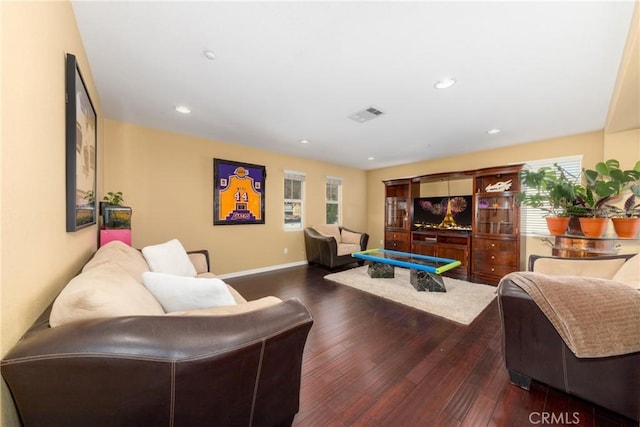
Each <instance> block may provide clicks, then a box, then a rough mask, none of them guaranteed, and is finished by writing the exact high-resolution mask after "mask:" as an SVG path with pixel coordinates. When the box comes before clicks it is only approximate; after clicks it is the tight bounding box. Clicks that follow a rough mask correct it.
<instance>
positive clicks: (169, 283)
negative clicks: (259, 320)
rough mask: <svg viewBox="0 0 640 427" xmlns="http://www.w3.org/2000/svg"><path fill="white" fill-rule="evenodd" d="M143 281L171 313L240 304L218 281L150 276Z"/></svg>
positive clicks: (159, 275) (147, 274)
mask: <svg viewBox="0 0 640 427" xmlns="http://www.w3.org/2000/svg"><path fill="white" fill-rule="evenodd" d="M142 279H143V281H144V285H145V286H146V287H147V289H148V290H149V292H151V293H152V294H153V296H155V297H156V299H157V300H158V301H159V302H160V305H162V307H163V308H164V310H165V311H166V312H167V313H170V312H173V311H187V310H195V309H198V308H210V307H220V306H225V305H235V304H236V301H235V300H234V299H233V295H231V292H229V289H228V288H227V284H226V283H224V282H223V281H222V280H220V279H217V278H210V279H205V278H199V277H181V276H174V275H171V274H162V273H154V272H147V273H144V274H143V275H142Z"/></svg>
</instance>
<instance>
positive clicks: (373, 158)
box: [367, 156, 376, 160]
mask: <svg viewBox="0 0 640 427" xmlns="http://www.w3.org/2000/svg"><path fill="white" fill-rule="evenodd" d="M375 159H376V158H375V157H373V156H369V157H367V160H375Z"/></svg>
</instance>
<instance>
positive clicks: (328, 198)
mask: <svg viewBox="0 0 640 427" xmlns="http://www.w3.org/2000/svg"><path fill="white" fill-rule="evenodd" d="M325 194H326V195H325V207H326V223H327V224H340V223H341V222H342V217H341V214H342V209H341V204H342V178H335V177H330V176H328V177H327V182H326V192H325Z"/></svg>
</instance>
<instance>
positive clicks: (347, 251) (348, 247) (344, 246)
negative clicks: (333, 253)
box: [338, 243, 360, 256]
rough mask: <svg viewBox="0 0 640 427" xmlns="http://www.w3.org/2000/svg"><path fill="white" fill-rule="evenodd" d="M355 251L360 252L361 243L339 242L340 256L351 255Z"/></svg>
mask: <svg viewBox="0 0 640 427" xmlns="http://www.w3.org/2000/svg"><path fill="white" fill-rule="evenodd" d="M354 252H360V244H357V245H354V244H352V243H340V244H338V256H342V255H351V254H352V253H354Z"/></svg>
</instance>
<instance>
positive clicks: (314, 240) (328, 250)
mask: <svg viewBox="0 0 640 427" xmlns="http://www.w3.org/2000/svg"><path fill="white" fill-rule="evenodd" d="M335 228H336V230H339V231H337V232H336V233H337V236H330V235H327V234H322V233H320V232H318V230H316V229H315V228H314V227H307V228H305V229H304V246H305V250H306V252H307V262H308V263H309V264H310V265H312V264H319V265H322V266H325V267H327V268H330V269H333V268H336V267H342V266H344V265H348V264H353V263H358V264H360V265H362V264H363V261H361V260H360V261H359V260H357V259H356V258H354V257H352V256H351V253H353V252H359V251H364V250H366V249H367V244H368V243H369V235H368V234H367V233H362V232H358V231H352V230H349V229H347V228H345V227H338V226H335ZM344 231H346V232H348V233H352V235H353V234H355V235H359V236H358V237H357V243H351V244H350V246H352V247H351V249H350V250H342V248H341V246H342V245H343V243H342V241H340V240H338V239H340V235H341V234H343V232H344ZM336 233H333V234H336Z"/></svg>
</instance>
